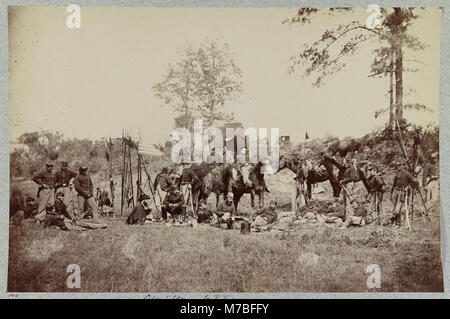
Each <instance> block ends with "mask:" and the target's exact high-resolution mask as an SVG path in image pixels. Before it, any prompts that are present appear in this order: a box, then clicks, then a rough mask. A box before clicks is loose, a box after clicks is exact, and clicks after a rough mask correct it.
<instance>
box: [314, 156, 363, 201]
mask: <svg viewBox="0 0 450 319" xmlns="http://www.w3.org/2000/svg"><path fill="white" fill-rule="evenodd" d="M323 165H324V166H325V167H326V169H327V171H328V175H329V179H330V182H331V185H332V186H333V185H334V186H333V196H334V197H335V198H337V197H339V195H340V192H341V189H342V186H343V185H347V184H348V183H350V182H354V183H356V182H359V181H362V182H363V184H364V187H365V188H366V190H367V193H370V187H369V184H368V183H367V179H366V175H365V173H364V171H362V170H361V169H360V168H359V167H356V165H355V166H354V165H350V166H348V165H345V164H343V163H340V162H339V161H337V160H336V159H334V158H333V157H331V156H328V155H325V156H324V158H323ZM336 169H337V174H336Z"/></svg>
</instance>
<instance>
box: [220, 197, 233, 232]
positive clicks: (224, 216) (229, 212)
mask: <svg viewBox="0 0 450 319" xmlns="http://www.w3.org/2000/svg"><path fill="white" fill-rule="evenodd" d="M235 214H236V209H235V206H234V194H233V193H232V192H229V193H228V194H227V196H226V197H225V200H223V199H222V200H221V201H220V202H219V204H218V205H217V210H216V211H215V215H216V217H217V221H218V224H219V226H220V224H221V222H226V223H227V226H228V229H231V227H232V226H233V219H234V215H235Z"/></svg>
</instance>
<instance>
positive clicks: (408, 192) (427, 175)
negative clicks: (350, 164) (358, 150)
mask: <svg viewBox="0 0 450 319" xmlns="http://www.w3.org/2000/svg"><path fill="white" fill-rule="evenodd" d="M420 171H422V178H421V179H419V178H418V177H417V176H415V175H419V173H420ZM414 173H415V174H413V173H412V172H411V171H410V170H409V167H407V165H406V164H404V165H401V167H400V168H399V169H398V171H397V173H396V174H395V176H394V180H393V183H392V187H391V189H390V192H389V194H390V200H391V202H392V203H393V209H392V211H391V217H390V219H389V222H390V224H391V225H392V226H393V227H394V228H399V227H400V226H401V224H402V218H403V219H405V220H406V210H407V209H408V204H409V205H411V203H412V201H413V198H414V196H413V195H412V194H417V197H418V198H419V199H421V200H422V199H423V202H422V203H421V204H422V205H423V206H422V208H420V209H421V210H422V213H423V214H426V212H424V211H423V210H425V207H424V205H425V203H426V201H427V199H432V198H433V193H437V192H438V191H439V185H438V180H439V167H438V155H437V153H433V154H432V155H431V156H430V160H429V161H428V162H427V163H426V164H425V165H424V166H423V168H420V167H418V168H417V169H416V171H415V172H414ZM366 180H367V186H368V191H369V194H368V196H372V203H373V211H374V212H376V213H377V214H378V222H380V220H379V218H380V214H381V209H382V201H383V194H384V192H385V191H386V190H387V189H386V187H387V185H386V183H385V181H384V179H383V178H382V176H381V175H380V172H379V169H378V167H377V166H376V165H373V164H371V165H369V166H368V173H367V176H366ZM422 194H424V196H423V197H422Z"/></svg>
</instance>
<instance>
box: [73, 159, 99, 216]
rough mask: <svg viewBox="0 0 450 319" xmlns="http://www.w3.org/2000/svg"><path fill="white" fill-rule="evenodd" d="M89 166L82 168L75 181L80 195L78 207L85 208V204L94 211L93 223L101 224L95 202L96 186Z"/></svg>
mask: <svg viewBox="0 0 450 319" xmlns="http://www.w3.org/2000/svg"><path fill="white" fill-rule="evenodd" d="M87 170H88V168H87V166H82V167H80V170H79V173H78V175H77V176H76V177H75V179H74V180H73V185H74V187H75V190H76V191H77V193H78V207H80V209H81V207H85V204H87V206H89V209H91V210H92V222H97V223H98V222H99V220H98V212H97V204H96V203H95V200H94V185H93V184H92V180H91V177H90V176H89V175H88V173H87Z"/></svg>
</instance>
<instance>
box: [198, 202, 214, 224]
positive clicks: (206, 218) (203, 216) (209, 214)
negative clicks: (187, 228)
mask: <svg viewBox="0 0 450 319" xmlns="http://www.w3.org/2000/svg"><path fill="white" fill-rule="evenodd" d="M197 216H198V217H197V223H199V224H201V223H203V224H207V223H210V222H211V220H212V218H213V211H212V209H210V208H209V207H208V206H207V204H206V200H205V199H203V198H202V199H200V200H199V202H198V211H197Z"/></svg>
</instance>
